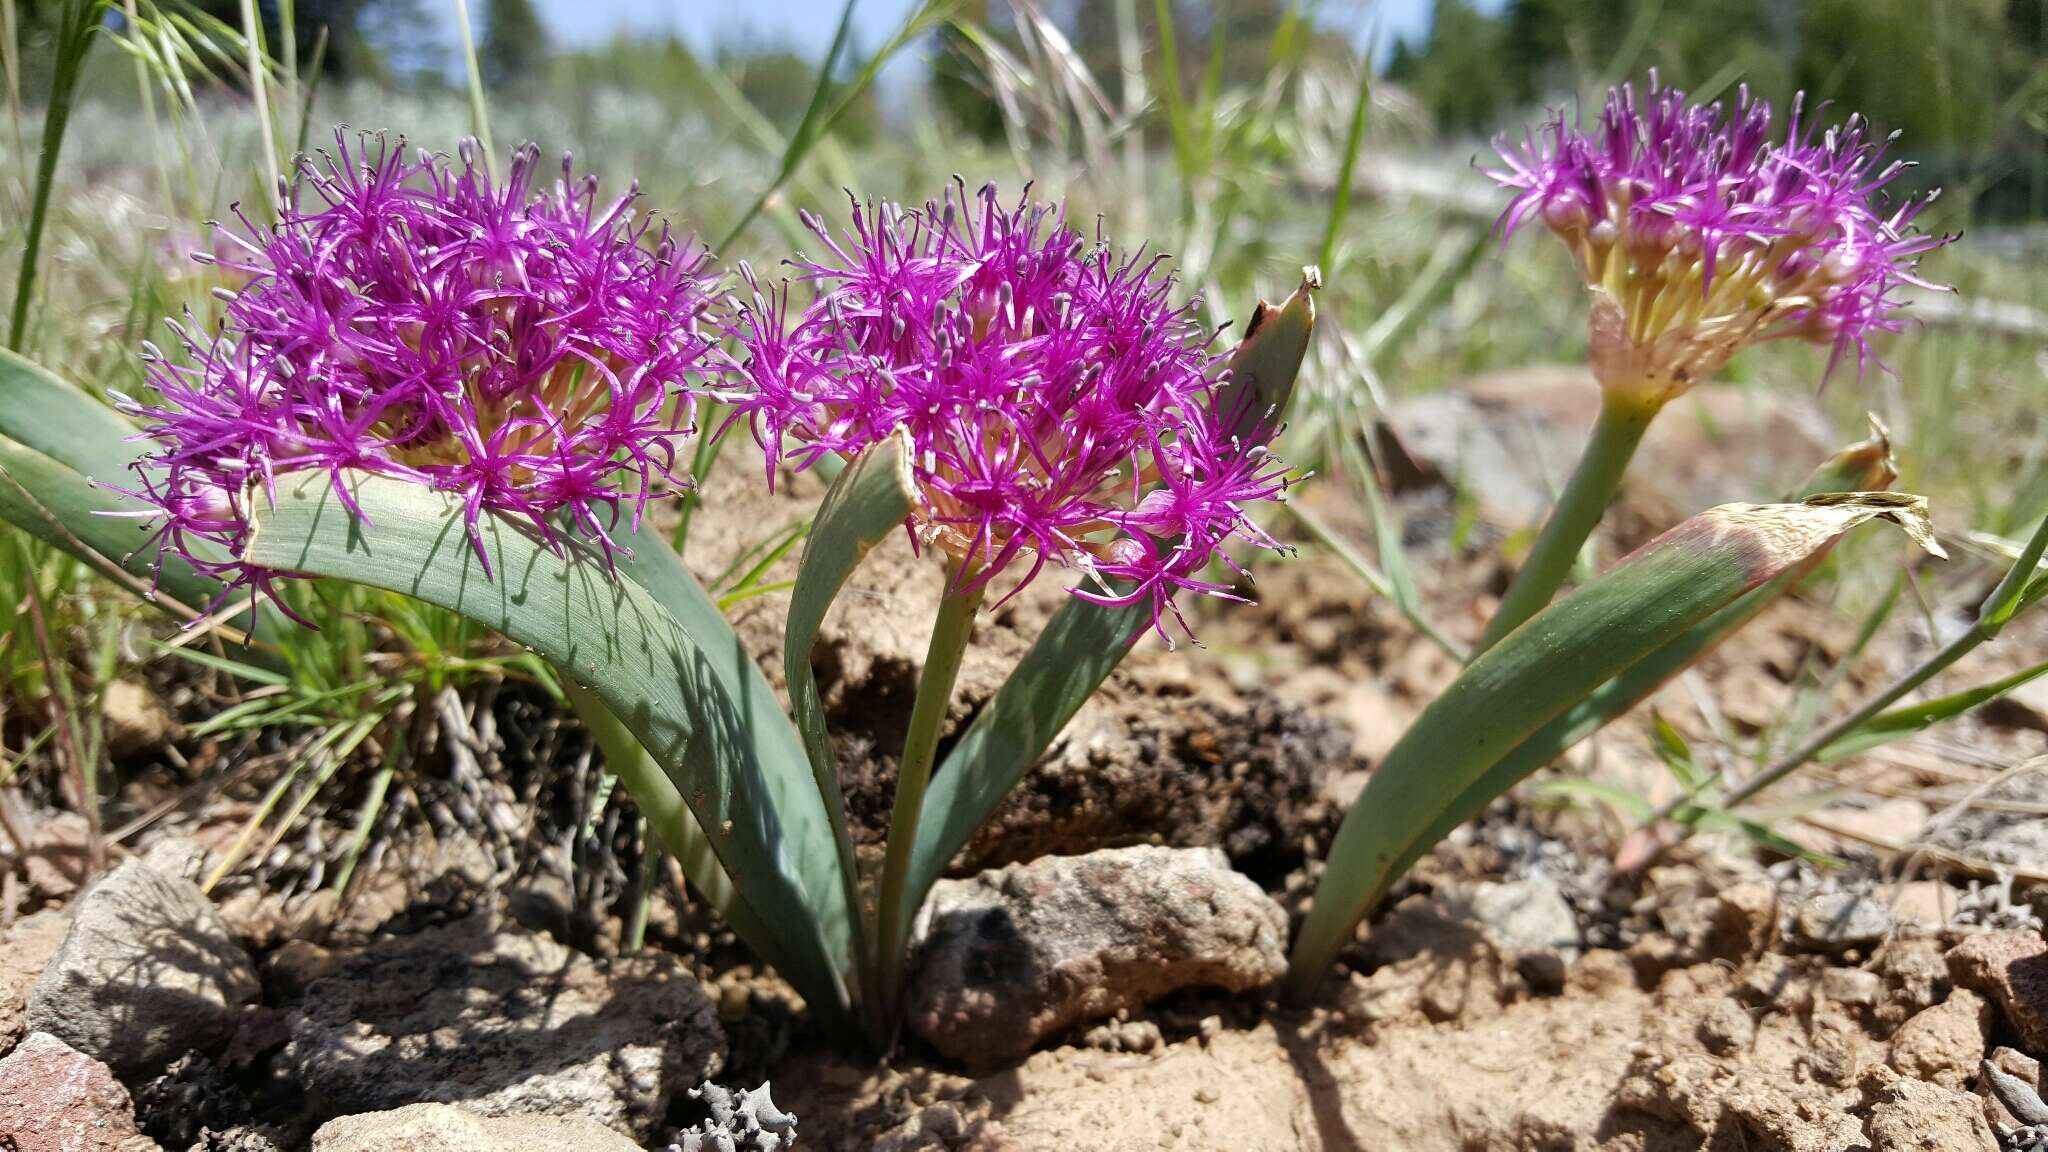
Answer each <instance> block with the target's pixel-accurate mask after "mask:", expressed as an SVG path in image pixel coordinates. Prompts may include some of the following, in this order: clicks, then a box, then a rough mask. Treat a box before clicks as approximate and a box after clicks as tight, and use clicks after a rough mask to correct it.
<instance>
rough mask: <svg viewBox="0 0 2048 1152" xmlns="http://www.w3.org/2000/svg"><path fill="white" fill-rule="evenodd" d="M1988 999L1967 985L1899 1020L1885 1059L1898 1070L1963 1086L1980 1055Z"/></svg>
mask: <svg viewBox="0 0 2048 1152" xmlns="http://www.w3.org/2000/svg"><path fill="white" fill-rule="evenodd" d="M1990 1027H1991V1005H1990V1004H1989V1003H1988V1002H1986V1001H1985V999H1984V998H1983V997H1982V996H1979V995H1978V994H1976V993H1975V992H1972V991H1970V990H1969V989H1967V988H1958V989H1956V990H1955V991H1954V992H1951V993H1949V997H1948V999H1946V1000H1944V1001H1942V1002H1941V1003H1939V1004H1936V1005H1935V1006H1934V1007H1932V1008H1929V1009H1927V1010H1925V1011H1923V1012H1920V1013H1919V1014H1917V1015H1915V1016H1914V1017H1912V1018H1911V1019H1909V1020H1907V1021H1906V1022H1905V1023H1904V1024H1901V1025H1899V1030H1898V1031H1896V1032H1894V1033H1892V1042H1891V1053H1890V1055H1889V1056H1888V1057H1887V1058H1886V1062H1887V1063H1889V1064H1890V1065H1891V1066H1892V1067H1893V1068H1895V1069H1897V1070H1898V1071H1899V1073H1900V1074H1901V1075H1905V1076H1911V1077H1914V1078H1916V1079H1919V1080H1931V1081H1933V1082H1934V1083H1936V1084H1939V1085H1941V1086H1942V1087H1944V1088H1951V1089H1954V1090H1955V1091H1958V1092H1960V1091H1962V1090H1963V1089H1965V1088H1967V1087H1968V1086H1969V1084H1970V1081H1971V1080H1973V1079H1975V1078H1976V1076H1977V1065H1979V1064H1981V1063H1982V1062H1983V1060H1984V1034H1985V1032H1986V1031H1988V1030H1989V1029H1990Z"/></svg>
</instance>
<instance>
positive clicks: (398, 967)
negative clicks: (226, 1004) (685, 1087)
mask: <svg viewBox="0 0 2048 1152" xmlns="http://www.w3.org/2000/svg"><path fill="white" fill-rule="evenodd" d="M290 1027H291V1036H292V1039H291V1043H290V1045H289V1046H288V1047H287V1048H286V1050H285V1053H284V1057H283V1058H284V1060H285V1062H286V1063H287V1064H288V1065H290V1066H292V1067H294V1068H296V1069H297V1071H298V1075H299V1078H300V1080H301V1081H302V1082H303V1083H304V1085H305V1088H306V1095H307V1102H308V1104H309V1106H310V1107H311V1109H312V1110H313V1112H314V1113H315V1114H316V1115H320V1116H342V1115H349V1114H352V1113H359V1112H379V1111H385V1110H389V1109H394V1108H400V1107H403V1106H404V1105H407V1104H418V1103H436V1102H439V1103H446V1102H459V1103H460V1104H461V1105H462V1106H463V1107H464V1108H466V1109H468V1110H469V1111H471V1112H474V1113H476V1114H478V1115H483V1116H510V1115H519V1114H531V1115H545V1116H577V1117H582V1118H583V1119H586V1120H592V1121H595V1122H598V1123H601V1124H605V1125H607V1126H609V1127H613V1128H617V1129H619V1130H621V1131H628V1132H631V1133H633V1134H634V1135H635V1136H646V1135H647V1134H648V1133H650V1132H651V1131H652V1130H653V1128H654V1125H655V1124H656V1123H657V1122H659V1121H660V1119H661V1117H662V1114H663V1113H664V1112H666V1111H667V1109H668V1103H669V1098H670V1095H671V1094H672V1092H673V1091H674V1087H675V1085H676V1084H677V1083H678V1082H680V1083H683V1084H695V1083H697V1082H699V1081H702V1080H705V1079H707V1078H709V1077H710V1076H711V1075H713V1074H714V1073H716V1072H717V1071H718V1070H719V1069H720V1068H721V1067H722V1066H723V1064H724V1062H725V1036H724V1033H723V1032H722V1031H721V1030H720V1028H719V1025H718V1020H717V1014H716V1012H715V1010H714V1008H713V1006H712V1002H711V999H710V998H709V997H708V996H707V995H706V994H705V992H704V989H703V987H702V986H701V985H700V984H699V983H698V981H697V979H696V978H695V977H694V976H691V975H690V974H689V972H688V970H687V969H686V968H684V966H683V965H682V964H680V963H679V962H677V960H676V959H675V958H674V957H671V956H667V955H661V954H652V955H647V956H639V957H632V958H628V959H622V960H618V961H615V962H612V963H609V964H603V965H601V964H599V963H597V962H595V961H592V960H590V959H589V958H587V957H584V956H581V955H578V954H576V953H573V952H571V951H569V950H568V949H567V948H565V947H563V946H562V945H561V944H558V943H556V942H555V941H554V940H552V939H550V938H549V937H547V936H545V935H542V934H539V933H534V932H528V931H524V930H520V929H515V928H507V927H500V926H498V925H496V924H494V923H491V922H490V921H489V919H488V918H486V917H481V916H478V917H471V918H470V919H468V920H465V921H461V922H459V923H456V924H452V925H448V926H446V927H444V928H437V929H432V930H429V931H426V932H422V933H420V934H418V935H416V936H405V937H398V938H396V939H390V940H384V941H380V942H378V943H376V944H373V945H371V946H370V947H368V948H367V949H364V950H363V951H362V952H361V953H359V954H357V955H355V956H351V957H348V958H346V959H344V960H342V961H340V963H339V965H338V966H337V967H336V968H335V970H334V972H333V973H332V974H331V975H328V976H326V977H324V978H322V979H320V980H318V981H316V982H315V983H314V984H313V986H312V988H311V989H310V990H309V992H308V993H307V995H306V998H305V1000H304V1001H303V1002H301V1003H300V1004H299V1005H297V1006H296V1007H295V1008H294V1009H293V1011H292V1013H291V1021H290Z"/></svg>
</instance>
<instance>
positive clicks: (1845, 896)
mask: <svg viewBox="0 0 2048 1152" xmlns="http://www.w3.org/2000/svg"><path fill="white" fill-rule="evenodd" d="M1891 930H1892V913H1891V909H1890V908H1887V907H1886V906H1885V904H1884V901H1882V900H1880V899H1878V898H1877V897H1876V896H1873V895H1871V894H1869V893H1867V892H1819V893H1815V894H1814V895H1812V896H1808V897H1807V898H1806V899H1804V900H1801V901H1800V902H1799V904H1798V906H1797V907H1796V908H1794V909H1793V912H1792V924H1791V930H1790V933H1789V935H1790V938H1791V943H1792V944H1793V945H1794V946H1795V947H1798V948H1804V949H1807V950H1809V951H1813V952H1846V951H1848V950H1849V949H1851V948H1867V947H1869V946H1870V945H1872V944H1875V943H1877V942H1878V941H1880V940H1882V939H1884V938H1885V934H1886V933H1888V932H1890V931H1891Z"/></svg>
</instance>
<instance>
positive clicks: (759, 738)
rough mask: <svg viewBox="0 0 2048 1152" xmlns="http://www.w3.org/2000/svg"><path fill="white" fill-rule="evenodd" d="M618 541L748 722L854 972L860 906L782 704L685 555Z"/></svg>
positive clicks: (802, 863)
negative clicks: (849, 892)
mask: <svg viewBox="0 0 2048 1152" xmlns="http://www.w3.org/2000/svg"><path fill="white" fill-rule="evenodd" d="M614 538H615V539H616V540H618V542H619V543H620V544H622V545H624V546H625V547H627V548H630V549H631V550H632V551H631V554H630V555H624V554H622V555H620V556H618V557H617V564H618V568H619V571H620V572H622V573H624V574H625V575H627V576H628V577H630V578H632V579H633V580H636V581H638V582H639V583H640V584H641V586H642V587H645V588H646V589H647V591H648V592H649V593H651V594H653V596H654V598H655V599H656V600H658V601H660V602H661V605H662V607H664V608H667V609H668V610H669V612H670V614H672V615H673V616H675V618H676V621H677V622H678V623H680V624H681V625H682V626H683V627H684V628H685V629H686V630H687V631H688V632H689V633H690V635H691V636H692V637H695V638H696V641H697V645H698V647H699V648H700V649H701V650H702V651H703V653H704V659H705V660H706V661H707V662H708V663H709V664H710V665H711V668H712V670H713V671H714V672H716V673H717V674H718V676H719V677H720V678H721V679H722V680H723V681H724V682H725V690H726V692H728V693H729V694H730V695H731V696H732V698H733V702H734V703H735V704H736V705H737V706H738V707H739V710H740V714H741V715H742V716H743V717H745V719H746V724H747V730H748V732H749V733H750V734H751V735H752V737H753V740H754V746H755V747H756V748H757V749H758V750H759V752H760V756H761V766H762V769H763V771H765V772H766V773H767V777H768V790H769V795H770V796H771V797H772V798H773V800H774V801H775V811H776V812H777V813H779V814H780V815H781V816H782V823H783V828H784V829H785V831H786V833H787V835H788V836H789V839H790V844H791V847H792V851H793V853H794V857H795V860H796V864H797V869H798V873H799V876H800V878H801V879H802V880H803V884H804V891H806V892H807V893H809V894H810V898H811V901H812V906H813V908H814V910H815V912H816V915H817V917H818V919H819V925H818V928H819V931H820V932H822V933H823V934H824V937H825V941H826V945H827V946H828V947H829V948H830V950H831V954H832V956H833V957H834V959H835V963H836V964H837V965H838V967H839V970H840V973H841V975H842V977H843V976H844V975H845V974H847V973H850V972H852V971H854V967H853V966H854V964H855V959H854V954H853V951H852V949H853V945H852V938H853V937H852V933H853V910H854V906H853V905H850V904H848V903H847V900H846V887H845V885H844V883H842V881H841V879H840V871H839V869H840V860H839V853H838V849H837V839H838V837H837V834H836V833H835V832H834V830H833V829H834V827H835V821H834V820H833V819H832V817H831V815H830V814H829V812H828V811H827V810H826V807H825V801H824V798H823V797H821V796H820V795H819V794H818V788H817V785H816V783H815V782H814V780H813V778H812V774H811V766H810V760H809V757H808V756H807V754H806V753H805V750H804V745H803V742H802V741H801V740H800V739H799V738H798V737H797V734H796V730H795V729H794V728H791V727H790V725H789V717H788V715H786V714H785V713H784V712H783V710H782V701H781V700H780V699H778V698H777V697H776V695H775V689H774V688H773V687H771V686H770V685H769V683H768V678H767V677H766V676H763V675H762V674H761V666H760V665H759V664H756V663H755V662H754V657H753V655H752V654H751V653H749V652H748V651H747V649H746V646H745V645H744V644H742V643H740V638H739V636H738V635H736V634H735V633H734V632H733V630H732V625H731V624H730V623H728V622H727V621H726V618H725V615H724V614H723V613H721V612H720V611H719V610H718V606H717V605H716V604H714V603H713V602H712V600H711V597H710V595H709V594H708V593H706V592H705V591H704V586H703V585H701V584H699V583H697V578H696V577H695V576H692V575H691V574H690V570H689V569H688V568H686V567H684V565H683V560H682V557H680V556H678V555H676V551H675V549H674V548H672V547H670V546H669V544H668V542H667V541H665V540H663V539H661V538H660V534H659V533H657V532H656V531H654V529H653V528H651V527H649V526H646V525H642V527H641V530H640V531H639V532H637V533H621V534H616V535H615V536H614ZM678 858H680V855H679V857H678ZM691 879H692V880H693V881H694V880H697V877H695V876H692V877H691ZM703 886H704V884H703V882H699V883H698V887H699V888H700V889H701V888H703ZM764 955H765V953H764Z"/></svg>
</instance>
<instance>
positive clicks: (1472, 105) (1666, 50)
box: [1388, 0, 2048, 215]
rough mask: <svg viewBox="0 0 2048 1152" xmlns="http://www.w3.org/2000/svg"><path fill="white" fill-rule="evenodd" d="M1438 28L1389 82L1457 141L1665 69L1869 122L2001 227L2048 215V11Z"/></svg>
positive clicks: (1478, 19) (1464, 14)
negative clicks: (2021, 215)
mask: <svg viewBox="0 0 2048 1152" xmlns="http://www.w3.org/2000/svg"><path fill="white" fill-rule="evenodd" d="M1435 20H1436V24H1435V28H1434V29H1433V30H1432V33H1431V34H1430V36H1429V38H1428V39H1427V41H1426V42H1424V43H1423V44H1421V45H1419V46H1417V45H1408V44H1403V45H1401V46H1400V47H1399V48H1398V49H1397V50H1396V52H1395V55H1394V59H1393V62H1392V64H1391V65H1390V67H1389V70H1388V71H1389V78H1390V79H1392V80H1394V81H1395V82H1397V83H1399V84H1401V85H1402V86H1403V87H1405V88H1407V89H1408V90H1409V91H1410V92H1411V93H1412V94H1413V95H1414V97H1415V98H1416V100H1417V101H1418V103H1420V104H1421V105H1422V107H1423V108H1425V109H1426V110H1427V112H1428V113H1429V115H1430V116H1431V118H1432V120H1433V121H1434V123H1435V124H1436V126H1437V128H1438V129H1439V131H1442V132H1446V133H1455V134H1471V133H1479V132H1484V131H1486V130H1487V129H1488V128H1489V127H1491V126H1499V125H1502V124H1505V123H1507V122H1509V121H1512V120H1518V119H1521V118H1522V117H1523V116H1525V115H1526V114H1527V113H1528V112H1530V111H1531V110H1532V109H1533V107H1534V106H1536V105H1539V104H1551V105H1557V104H1560V103H1562V104H1565V105H1567V106H1569V105H1570V103H1571V102H1572V101H1574V100H1578V101H1590V100H1596V99H1598V97H1599V94H1600V92H1601V91H1602V90H1603V89H1604V88H1605V87H1606V86H1608V85H1609V84H1613V83H1616V82H1619V81H1621V80H1629V79H1633V80H1637V81H1640V80H1641V79H1642V77H1643V76H1644V75H1645V73H1647V72H1648V70H1649V69H1651V68H1655V69H1657V71H1658V73H1659V75H1660V76H1661V77H1662V78H1663V80H1664V82H1665V83H1668V84H1672V85H1676V86H1678V87H1682V88H1686V89H1688V90H1689V91H1691V92H1693V93H1694V94H1695V95H1698V96H1703V97H1713V98H1719V97H1726V96H1730V95H1732V94H1733V92H1734V91H1735V89H1736V86H1737V85H1739V84H1747V85H1748V86H1749V87H1750V89H1751V90H1752V91H1754V92H1756V93H1758V94H1759V95H1762V96H1764V97H1766V98H1768V99H1770V100H1771V101H1773V102H1774V103H1776V104H1778V105H1779V106H1780V107H1783V106H1784V105H1785V103H1786V102H1787V101H1789V100H1790V99H1791V97H1792V94H1793V93H1794V92H1795V91H1801V90H1803V91H1805V92H1807V93H1808V94H1809V108H1810V115H1811V116H1812V118H1813V119H1814V120H1816V121H1826V120H1830V119H1834V118H1839V117H1840V116H1843V115H1847V114H1848V112H1849V111H1851V110H1854V111H1859V112H1862V113H1863V114H1865V115H1866V116H1868V117H1869V118H1870V119H1871V120H1872V121H1873V122H1874V123H1875V124H1876V125H1877V126H1878V127H1879V129H1880V130H1882V131H1891V130H1894V129H1897V130H1901V131H1903V132H1904V133H1905V136H1904V138H1903V140H1902V141H1901V144H1900V148H1901V153H1900V154H1901V155H1902V156H1905V157H1907V158H1910V159H1914V160H1917V161H1920V162H1921V164H1922V167H1921V169H1920V170H1918V171H1916V172H1913V173H1911V174H1909V175H1908V176H1906V177H1905V178H1904V179H1905V181H1906V182H1907V183H1909V184H1913V185H1917V186H1921V187H1924V186H1927V185H1930V184H1940V185H1943V186H1945V187H1947V188H1949V189H1950V190H1951V191H1952V193H1959V194H1960V195H1961V196H1962V197H1963V198H1964V199H1967V200H1971V201H1974V202H1975V203H1976V204H1977V205H1978V207H1979V208H1980V209H1981V210H1985V211H1989V212H1991V213H1992V214H1994V215H2009V214H2012V213H2014V212H2016V211H2018V212H2034V213H2038V212H2040V211H2041V210H2042V209H2043V208H2048V143H2044V129H2048V27H2044V25H2048V0H1700V2H1688V0H1506V3H1505V5H1504V6H1502V7H1501V8H1500V9H1499V11H1498V12H1496V13H1493V14H1489V13H1488V12H1486V11H1485V10H1484V9H1483V7H1482V6H1481V5H1479V4H1477V3H1475V2H1474V0H1436V2H1435ZM1823 102H1831V103H1827V104H1826V106H1825V107H1822V106H1821V105H1822V104H1823ZM1953 202H1954V201H1953V200H1952V201H1951V203H1953Z"/></svg>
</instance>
